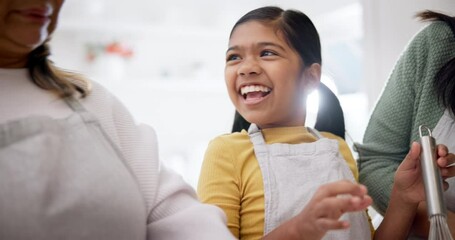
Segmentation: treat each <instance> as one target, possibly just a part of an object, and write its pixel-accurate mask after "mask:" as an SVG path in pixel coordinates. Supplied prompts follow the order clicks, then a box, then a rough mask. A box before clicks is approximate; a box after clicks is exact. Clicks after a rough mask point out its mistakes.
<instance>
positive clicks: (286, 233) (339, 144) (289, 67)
mask: <svg viewBox="0 0 455 240" xmlns="http://www.w3.org/2000/svg"><path fill="white" fill-rule="evenodd" d="M320 77H321V47H320V42H319V36H318V33H317V31H316V29H315V27H314V25H313V23H312V22H311V20H310V19H309V18H308V17H307V16H306V15H305V14H303V13H301V12H299V11H296V10H287V11H283V10H282V9H280V8H278V7H263V8H258V9H256V10H253V11H251V12H249V13H247V14H246V15H244V16H243V17H242V18H240V20H238V22H237V23H236V24H235V25H234V27H233V29H232V32H231V35H230V38H229V46H228V49H227V52H226V67H225V80H226V86H227V90H228V93H229V96H230V99H231V101H232V102H233V104H234V106H235V108H236V110H237V111H238V112H239V113H240V114H241V115H242V116H243V117H244V118H245V119H246V120H247V121H248V122H251V123H252V124H251V126H250V128H249V130H248V131H245V130H244V131H242V132H240V133H233V134H226V135H222V136H219V137H217V138H215V139H214V140H212V141H211V142H210V144H209V147H208V149H207V152H206V155H205V159H204V162H203V165H202V170H201V175H200V179H199V185H198V193H199V197H200V199H201V200H202V201H203V202H206V203H211V204H215V205H217V206H219V207H221V208H222V209H223V210H224V212H225V213H226V215H227V218H228V227H229V229H230V230H231V232H232V233H233V234H234V235H235V236H236V237H237V238H239V239H259V238H262V237H264V239H321V238H324V239H370V238H371V236H372V228H371V224H370V223H369V221H368V220H369V218H368V216H367V214H366V212H365V211H364V210H365V208H366V207H367V206H369V205H370V204H371V202H372V200H371V198H370V197H369V196H368V195H367V190H366V188H365V187H364V186H362V185H359V184H357V183H356V180H357V175H358V173H357V168H356V163H355V161H354V159H353V157H352V154H351V152H350V150H349V148H348V145H347V144H346V142H344V141H343V140H342V139H341V138H340V137H338V136H336V135H333V134H331V133H327V132H321V133H319V132H318V131H316V130H314V129H312V128H309V127H304V126H305V117H306V109H305V106H306V98H307V96H308V94H309V93H310V92H311V91H312V90H313V89H315V88H317V86H318V84H319V81H320ZM413 151H414V152H413V154H414V155H412V156H415V152H416V151H417V150H416V149H415V148H413ZM409 159H410V160H409V161H405V162H404V163H403V164H402V166H400V169H398V171H397V172H398V176H400V177H401V178H397V179H398V180H399V181H397V182H398V183H399V184H397V185H396V189H397V191H396V192H395V193H393V194H392V195H393V197H392V199H393V200H392V201H394V204H392V205H393V206H392V207H393V208H395V209H400V211H396V212H397V213H399V214H401V215H400V217H401V218H400V219H403V221H395V224H394V225H388V226H389V228H388V229H386V230H385V231H382V230H381V232H380V233H381V234H382V233H387V234H388V233H391V234H392V235H378V236H381V237H383V236H386V237H384V238H383V239H387V238H388V239H401V238H402V237H403V236H406V234H407V229H408V228H409V222H410V221H408V220H409V219H411V216H412V214H413V213H414V212H415V208H414V207H415V206H416V202H418V201H421V200H422V198H423V197H422V196H423V194H422V193H423V188H422V187H421V185H417V186H419V188H416V189H411V190H412V191H411V190H409V189H410V188H409V189H408V187H409V186H410V185H412V184H413V183H415V182H418V180H419V179H420V178H419V177H418V176H419V175H418V173H415V172H412V174H409V173H408V174H409V175H406V176H405V177H403V176H402V175H400V174H402V172H404V171H407V170H408V169H416V166H417V165H416V162H417V161H416V159H417V158H416V157H413V158H409ZM409 183H412V184H409ZM413 186H414V185H413ZM403 189H405V190H409V191H408V192H407V194H410V192H412V193H416V192H417V193H419V195H418V197H415V198H411V200H410V198H406V196H409V195H405V194H403V192H405V191H403ZM403 206H404V207H403ZM388 219H393V216H392V217H390V216H389V217H388ZM396 219H397V218H395V220H396ZM384 221H385V222H388V220H387V219H384ZM334 230H337V231H334Z"/></svg>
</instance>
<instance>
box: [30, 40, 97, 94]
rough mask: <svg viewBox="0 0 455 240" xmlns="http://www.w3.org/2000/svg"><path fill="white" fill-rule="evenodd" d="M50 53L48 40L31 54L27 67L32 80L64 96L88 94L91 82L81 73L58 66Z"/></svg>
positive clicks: (41, 86)
mask: <svg viewBox="0 0 455 240" xmlns="http://www.w3.org/2000/svg"><path fill="white" fill-rule="evenodd" d="M49 55H50V51H49V45H48V43H47V42H46V43H44V44H43V45H41V46H39V47H37V48H36V49H35V50H33V51H32V52H31V53H30V54H29V57H28V62H27V69H28V72H29V75H30V77H31V80H32V82H34V83H35V84H36V85H37V86H39V87H40V88H43V89H46V90H52V91H55V92H56V93H58V94H59V95H61V96H63V97H67V96H72V95H73V94H74V93H76V92H79V93H80V94H81V96H82V97H84V96H86V95H87V94H88V92H89V91H90V82H89V81H88V80H86V79H85V78H84V77H82V76H81V75H79V74H75V73H71V72H68V71H65V70H62V69H60V68H57V67H56V66H54V64H53V63H52V62H51V61H50V60H49V59H48V57H49Z"/></svg>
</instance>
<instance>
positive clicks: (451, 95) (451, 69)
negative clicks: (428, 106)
mask: <svg viewBox="0 0 455 240" xmlns="http://www.w3.org/2000/svg"><path fill="white" fill-rule="evenodd" d="M417 17H419V18H420V19H421V20H423V21H442V22H445V23H446V24H447V25H448V26H449V27H450V29H452V33H453V36H454V38H455V17H450V16H447V15H445V14H442V13H438V12H433V11H429V10H427V11H423V12H420V13H418V14H417ZM454 44H455V43H454ZM434 88H435V90H436V95H437V96H438V100H439V102H441V103H442V104H443V105H444V107H446V108H448V109H450V111H451V112H452V113H454V114H455V58H452V59H450V60H449V61H448V62H447V63H446V64H445V65H444V66H443V67H442V68H441V69H440V70H439V71H438V73H437V74H436V78H435V81H434Z"/></svg>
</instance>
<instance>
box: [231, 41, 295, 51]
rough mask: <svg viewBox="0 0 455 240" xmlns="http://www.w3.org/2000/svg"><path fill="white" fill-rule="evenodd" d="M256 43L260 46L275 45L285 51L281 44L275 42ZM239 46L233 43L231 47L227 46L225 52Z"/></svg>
mask: <svg viewBox="0 0 455 240" xmlns="http://www.w3.org/2000/svg"><path fill="white" fill-rule="evenodd" d="M257 45H258V46H260V47H266V46H274V47H277V48H279V49H281V50H283V51H286V50H285V49H284V47H283V46H281V45H279V44H276V43H273V42H260V43H258V44H257ZM239 48H240V47H239V46H237V45H234V46H232V47H229V48H228V49H227V51H226V53H228V52H229V51H233V50H237V49H239Z"/></svg>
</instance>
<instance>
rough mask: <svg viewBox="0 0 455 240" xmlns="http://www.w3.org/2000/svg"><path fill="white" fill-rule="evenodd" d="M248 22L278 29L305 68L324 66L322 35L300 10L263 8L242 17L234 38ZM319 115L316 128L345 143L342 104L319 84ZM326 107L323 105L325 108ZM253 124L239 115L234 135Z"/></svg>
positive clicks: (236, 114)
mask: <svg viewBox="0 0 455 240" xmlns="http://www.w3.org/2000/svg"><path fill="white" fill-rule="evenodd" d="M249 21H259V22H263V23H265V24H270V26H272V27H275V29H276V30H277V31H280V32H281V33H282V34H283V35H284V37H285V39H286V41H287V43H288V44H289V46H291V47H292V48H294V49H295V50H296V52H297V53H298V54H299V56H300V58H301V59H302V61H303V64H304V66H310V65H311V64H313V63H318V64H321V63H322V58H321V42H320V40H319V34H318V32H317V30H316V27H315V26H314V24H313V22H312V21H311V20H310V18H309V17H308V16H307V15H305V14H304V13H302V12H300V11H298V10H283V9H281V8H279V7H273V6H269V7H262V8H258V9H255V10H252V11H250V12H248V13H247V14H245V15H244V16H243V17H241V18H240V19H239V20H238V21H237V22H236V23H235V25H234V27H233V28H232V31H231V34H230V35H231V36H232V33H233V32H234V30H235V29H236V27H237V26H239V25H240V24H242V23H246V22H249ZM318 89H319V98H320V100H319V103H320V106H319V111H318V115H317V117H316V125H315V128H316V129H317V130H319V131H325V132H331V133H333V134H335V135H338V136H340V137H342V138H343V139H344V137H345V125H344V115H343V109H342V108H341V104H340V102H339V101H338V98H337V97H336V95H335V94H334V93H333V92H332V91H331V90H330V89H329V88H328V87H327V86H325V85H324V84H323V83H320V84H319V88H318ZM322 103H323V104H322ZM249 126H250V123H249V122H248V121H247V120H245V119H244V118H243V117H242V116H241V115H240V114H239V113H238V112H237V111H236V112H235V116H234V123H233V125H232V130H231V131H232V132H239V131H241V130H242V129H245V130H248V127H249Z"/></svg>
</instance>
